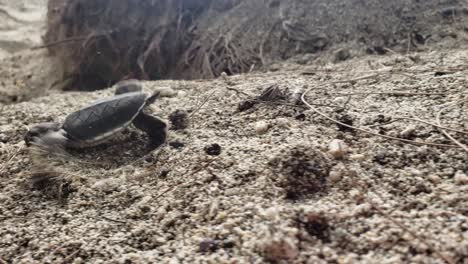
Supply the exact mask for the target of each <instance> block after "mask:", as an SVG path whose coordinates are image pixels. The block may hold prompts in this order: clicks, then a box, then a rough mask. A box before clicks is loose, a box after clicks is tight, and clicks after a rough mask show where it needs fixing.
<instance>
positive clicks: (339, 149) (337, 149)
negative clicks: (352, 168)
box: [328, 139, 349, 159]
mask: <svg viewBox="0 0 468 264" xmlns="http://www.w3.org/2000/svg"><path fill="white" fill-rule="evenodd" d="M348 151H349V147H348V145H346V143H345V142H344V141H343V140H341V139H334V140H332V141H331V142H330V144H329V145H328V153H329V154H330V155H332V156H333V158H335V159H342V158H343V157H344V156H345V155H346V153H347V152H348Z"/></svg>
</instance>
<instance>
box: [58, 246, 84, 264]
mask: <svg viewBox="0 0 468 264" xmlns="http://www.w3.org/2000/svg"><path fill="white" fill-rule="evenodd" d="M80 251H81V248H79V249H77V250H75V251H74V252H73V253H71V254H70V255H68V256H67V257H66V258H64V259H63V261H62V263H63V264H66V263H70V261H71V260H72V259H73V257H74V256H76V254H78V253H79V252H80Z"/></svg>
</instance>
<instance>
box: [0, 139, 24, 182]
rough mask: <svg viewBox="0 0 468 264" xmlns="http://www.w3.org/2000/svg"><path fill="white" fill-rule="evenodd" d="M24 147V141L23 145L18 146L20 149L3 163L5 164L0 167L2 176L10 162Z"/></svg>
mask: <svg viewBox="0 0 468 264" xmlns="http://www.w3.org/2000/svg"><path fill="white" fill-rule="evenodd" d="M23 148H24V143H21V145H20V146H19V147H18V149H17V150H16V151H15V153H13V154H12V155H11V157H10V158H9V159H8V160H7V161H6V162H5V163H4V164H3V166H2V167H1V168H0V176H1V175H2V174H3V173H4V172H5V171H6V167H7V166H8V164H9V163H10V162H11V161H12V160H13V159H14V158H15V157H16V156H17V155H18V154H19V153H20V151H21V150H22V149H23Z"/></svg>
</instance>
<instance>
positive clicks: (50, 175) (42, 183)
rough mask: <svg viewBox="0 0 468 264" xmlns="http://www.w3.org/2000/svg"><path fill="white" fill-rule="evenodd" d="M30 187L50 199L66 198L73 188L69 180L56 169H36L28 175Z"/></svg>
mask: <svg viewBox="0 0 468 264" xmlns="http://www.w3.org/2000/svg"><path fill="white" fill-rule="evenodd" d="M30 183H31V188H32V189H33V190H37V191H40V192H42V193H43V194H44V195H45V196H46V197H49V198H52V199H59V200H62V199H67V197H68V196H69V195H70V193H72V192H73V191H74V190H73V188H72V187H71V184H70V182H69V181H67V180H66V179H65V177H63V175H61V174H60V173H59V172H56V171H36V172H33V173H32V174H31V176H30Z"/></svg>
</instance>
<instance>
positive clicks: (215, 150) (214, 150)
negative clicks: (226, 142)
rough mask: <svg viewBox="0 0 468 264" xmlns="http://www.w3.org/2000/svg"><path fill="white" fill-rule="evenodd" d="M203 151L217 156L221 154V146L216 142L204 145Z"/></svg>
mask: <svg viewBox="0 0 468 264" xmlns="http://www.w3.org/2000/svg"><path fill="white" fill-rule="evenodd" d="M205 152H206V154H208V155H211V156H218V155H219V154H221V146H220V145H219V144H217V143H214V144H211V145H209V146H206V147H205Z"/></svg>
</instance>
